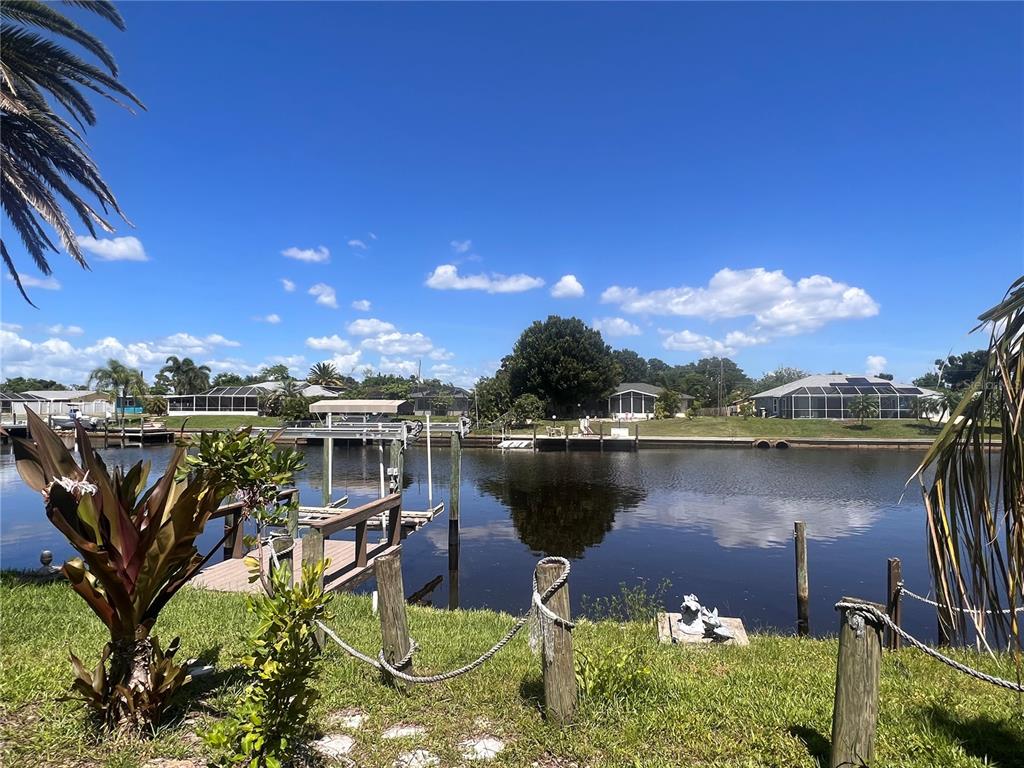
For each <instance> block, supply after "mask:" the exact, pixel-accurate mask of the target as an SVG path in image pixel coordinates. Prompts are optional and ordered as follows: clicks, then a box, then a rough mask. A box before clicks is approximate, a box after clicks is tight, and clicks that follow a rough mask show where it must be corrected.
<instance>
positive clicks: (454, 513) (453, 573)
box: [448, 426, 537, 610]
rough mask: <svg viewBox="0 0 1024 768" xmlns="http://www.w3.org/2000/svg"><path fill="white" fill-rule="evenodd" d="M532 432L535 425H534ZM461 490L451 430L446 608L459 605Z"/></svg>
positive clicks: (457, 447)
mask: <svg viewBox="0 0 1024 768" xmlns="http://www.w3.org/2000/svg"><path fill="white" fill-rule="evenodd" d="M533 429H534V432H536V430H537V427H536V426H534V428H533ZM461 490H462V436H461V435H460V434H459V433H458V432H452V473H451V488H450V490H449V493H448V495H449V502H448V504H449V511H448V608H449V609H450V610H454V609H455V608H458V607H459V547H460V544H461V541H460V536H459V525H460V522H459V494H460V492H461Z"/></svg>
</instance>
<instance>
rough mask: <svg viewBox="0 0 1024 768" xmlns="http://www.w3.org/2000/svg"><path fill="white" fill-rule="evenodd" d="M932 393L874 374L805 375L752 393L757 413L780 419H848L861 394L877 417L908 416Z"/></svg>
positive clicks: (932, 394)
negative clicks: (869, 400) (922, 399)
mask: <svg viewBox="0 0 1024 768" xmlns="http://www.w3.org/2000/svg"><path fill="white" fill-rule="evenodd" d="M936 395H937V393H936V392H934V391H932V390H930V389H925V388H924V387H917V386H914V385H912V384H899V383H897V382H893V381H888V380H887V379H880V378H877V377H874V376H840V375H828V376H808V377H806V378H803V379H800V380H798V381H794V382H791V383H790V384H784V385H782V386H781V387H776V388H774V389H769V390H767V391H765V392H760V393H758V394H756V395H754V397H753V400H754V404H755V407H756V409H757V412H758V414H759V415H762V416H776V417H778V418H782V419H852V418H854V416H853V414H852V413H851V411H850V406H851V404H852V403H853V401H854V400H855V399H856V398H858V397H862V396H867V397H870V398H871V399H872V400H874V401H875V403H876V406H877V409H878V418H880V419H909V418H913V417H914V415H915V411H914V401H915V400H917V398H919V397H935V396H936Z"/></svg>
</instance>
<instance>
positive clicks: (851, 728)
mask: <svg viewBox="0 0 1024 768" xmlns="http://www.w3.org/2000/svg"><path fill="white" fill-rule="evenodd" d="M843 602H854V603H867V601H866V600H859V599H856V598H850V597H844V598H843ZM869 604H870V605H875V603H869ZM877 608H878V609H879V610H882V609H883V608H884V606H881V605H878V606H877ZM881 672H882V628H881V626H880V625H879V624H878V623H877V622H876V621H875V619H874V618H873V617H871V616H865V615H864V614H863V613H858V612H857V611H853V610H847V609H842V617H841V619H840V625H839V658H838V661H837V662H836V696H835V703H834V705H833V709H832V755H831V760H830V762H829V766H830V767H831V768H840V766H852V765H865V766H868V765H874V762H873V761H874V753H875V730H876V728H877V726H878V691H879V680H880V678H881Z"/></svg>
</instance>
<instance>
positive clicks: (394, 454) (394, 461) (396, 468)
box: [388, 440, 405, 493]
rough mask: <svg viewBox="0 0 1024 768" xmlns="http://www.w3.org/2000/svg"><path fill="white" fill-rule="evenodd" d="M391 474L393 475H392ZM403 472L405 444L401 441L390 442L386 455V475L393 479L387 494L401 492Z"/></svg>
mask: <svg viewBox="0 0 1024 768" xmlns="http://www.w3.org/2000/svg"><path fill="white" fill-rule="evenodd" d="M392 472H393V474H392ZM404 472H405V444H404V443H403V442H402V441H401V440H392V441H391V449H390V452H389V454H388V474H389V475H391V477H392V478H394V479H393V480H392V481H391V482H390V483H389V485H390V489H389V491H388V493H401V492H402V476H403V473H404Z"/></svg>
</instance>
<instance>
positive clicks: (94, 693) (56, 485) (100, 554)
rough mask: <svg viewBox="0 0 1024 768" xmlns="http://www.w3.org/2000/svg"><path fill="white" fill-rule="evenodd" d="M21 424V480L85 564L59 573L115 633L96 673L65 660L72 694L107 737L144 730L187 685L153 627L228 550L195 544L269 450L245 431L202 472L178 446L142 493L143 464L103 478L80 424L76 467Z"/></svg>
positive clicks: (39, 424)
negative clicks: (71, 672)
mask: <svg viewBox="0 0 1024 768" xmlns="http://www.w3.org/2000/svg"><path fill="white" fill-rule="evenodd" d="M26 415H27V418H28V421H29V429H30V430H31V435H32V438H31V440H23V439H15V440H14V453H15V459H16V462H17V468H18V472H19V474H20V475H21V477H22V479H24V481H25V482H26V483H27V484H28V485H29V486H31V487H32V488H33V489H35V490H36V491H39V492H40V493H41V494H42V496H43V500H44V503H45V507H46V516H47V517H48V518H49V520H50V522H52V523H53V524H54V526H56V528H57V529H58V530H60V532H61V533H63V534H64V535H65V536H66V537H67V539H68V541H69V543H70V544H71V545H72V546H73V547H74V548H75V549H76V550H77V551H78V553H79V555H80V557H78V558H74V559H72V560H69V561H68V562H67V563H65V564H64V566H63V568H62V569H61V570H62V572H63V573H64V575H65V576H66V577H67V579H68V581H69V582H70V583H71V586H72V588H73V589H74V590H75V591H76V592H77V593H78V594H80V595H81V596H82V598H83V599H84V600H85V601H86V603H87V604H88V605H89V607H90V608H91V609H92V611H93V612H94V613H95V614H96V615H97V616H98V617H99V618H100V620H101V621H102V622H103V623H104V625H105V626H106V627H107V629H108V630H109V632H110V642H109V643H107V645H106V647H105V648H104V650H103V654H102V658H101V660H100V663H99V665H98V666H97V667H96V669H95V670H93V671H89V670H87V669H86V668H85V666H84V665H83V664H82V662H81V661H80V660H79V659H77V658H76V657H75V656H74V655H72V657H71V658H72V663H73V665H74V668H75V672H76V680H75V682H74V690H75V691H77V692H78V693H79V694H81V695H82V697H83V698H84V699H85V700H86V701H87V702H88V703H89V705H90V706H91V707H92V708H93V709H94V711H95V713H96V715H97V716H98V719H99V722H100V723H101V725H102V726H104V727H105V728H107V729H113V728H116V727H120V726H128V727H134V728H137V729H142V728H147V727H149V728H151V727H153V726H155V725H156V724H158V723H159V721H160V718H161V715H162V714H163V712H164V710H165V708H166V706H167V703H168V701H169V700H170V698H171V696H173V694H174V693H175V691H177V689H178V688H179V687H180V686H181V685H182V684H183V683H185V682H186V681H187V680H188V677H187V675H186V673H185V671H184V669H182V667H180V666H178V665H177V664H175V663H174V661H173V657H174V653H175V651H176V650H177V648H178V640H177V639H175V640H174V641H172V642H171V643H170V645H169V646H168V647H167V650H166V652H165V651H163V650H161V647H160V644H159V642H158V640H157V638H156V637H155V636H153V635H151V632H152V630H153V626H154V624H155V623H156V620H157V617H158V616H159V614H160V611H161V610H162V609H163V607H164V606H165V605H167V603H168V601H170V599H171V598H172V597H174V595H175V594H176V593H177V592H178V590H179V589H181V587H182V586H184V585H185V584H186V583H187V582H188V580H189V579H190V578H192V576H194V575H195V574H196V572H197V571H198V570H199V569H200V568H201V567H202V566H203V565H204V564H205V563H206V562H207V561H208V560H209V558H210V557H211V555H212V554H213V553H214V552H215V551H216V550H217V549H218V548H219V547H220V546H221V544H222V543H223V541H224V539H221V541H220V542H218V543H217V545H215V546H214V547H213V548H212V549H211V550H210V551H209V552H207V553H206V554H202V555H201V554H200V553H199V551H198V550H197V548H196V544H195V542H196V538H197V537H198V536H199V534H200V533H202V531H203V528H204V527H205V525H206V523H207V521H208V520H209V519H210V517H211V515H212V514H213V513H214V512H215V511H216V509H217V508H218V507H219V506H220V503H221V502H222V501H223V500H224V498H225V497H227V496H228V495H229V494H230V493H233V492H235V491H236V490H238V488H239V478H240V477H250V478H251V477H253V476H254V475H256V474H258V473H259V472H262V471H264V470H265V469H266V467H267V455H268V453H269V452H272V446H271V447H269V448H268V445H269V442H268V441H267V440H266V438H265V437H262V436H261V437H259V438H254V437H253V436H252V435H251V434H250V433H249V432H248V431H246V430H243V431H240V432H234V433H229V435H227V436H225V437H224V438H223V439H222V441H221V442H219V443H216V444H212V443H211V444H210V445H212V446H213V447H211V448H210V449H209V450H208V451H207V454H206V456H205V458H204V459H203V460H202V461H200V462H198V463H197V462H194V461H193V462H191V463H190V462H189V461H187V460H186V449H185V448H184V447H179V448H178V449H177V451H175V453H174V456H173V458H172V459H171V461H170V464H169V465H168V467H167V470H166V472H165V473H164V475H163V476H162V477H161V478H160V479H159V480H158V481H157V482H156V483H155V484H154V485H153V486H151V487H149V488H147V487H146V483H147V480H148V476H149V471H150V463H149V462H139V463H138V464H136V465H135V466H133V467H132V468H131V469H129V470H128V471H127V472H123V471H122V469H121V468H120V467H115V468H114V470H113V472H110V471H109V470H108V469H107V466H106V465H105V464H104V462H103V459H102V458H101V457H100V455H99V454H98V453H97V452H96V451H95V450H93V449H92V447H91V446H90V444H89V438H88V435H87V434H86V432H85V430H84V429H83V428H82V427H81V425H79V427H78V435H77V437H78V445H79V453H80V456H81V459H82V464H81V466H79V464H78V463H76V461H75V459H74V457H73V456H72V455H71V453H70V452H69V451H68V449H67V448H65V446H64V443H63V442H62V440H61V439H60V438H59V437H58V436H57V435H56V434H54V432H53V431H52V430H51V429H49V427H47V425H46V424H45V423H44V422H43V421H42V419H40V418H39V417H38V416H36V415H35V414H34V413H33V412H32V411H31V410H28V411H26ZM271 464H273V461H272V460H271ZM286 464H287V465H288V466H296V464H297V462H294V461H291V460H289V462H286ZM280 465H281V463H280V462H279V463H278V465H277V466H280ZM290 479H291V478H290V475H285V474H279V475H276V476H275V477H274V481H283V480H290ZM260 484H261V486H262V485H263V483H262V481H261V483H260ZM239 524H240V523H239ZM231 533H232V531H228V532H226V533H225V538H226V537H227V536H228V535H231Z"/></svg>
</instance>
